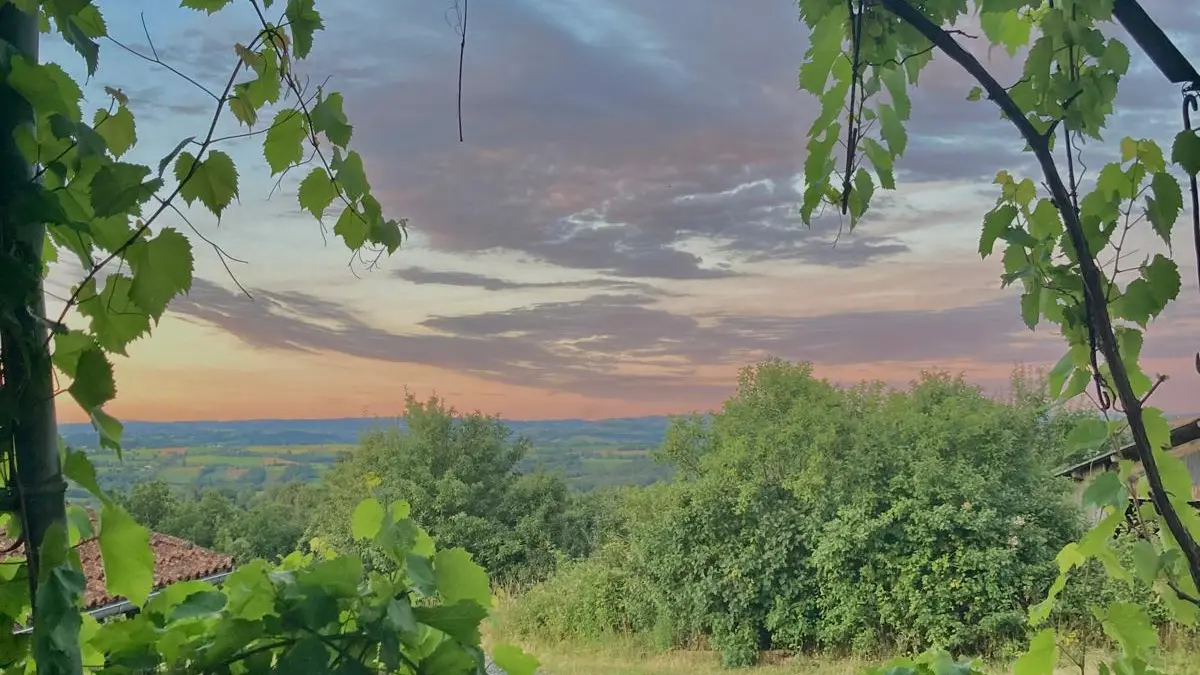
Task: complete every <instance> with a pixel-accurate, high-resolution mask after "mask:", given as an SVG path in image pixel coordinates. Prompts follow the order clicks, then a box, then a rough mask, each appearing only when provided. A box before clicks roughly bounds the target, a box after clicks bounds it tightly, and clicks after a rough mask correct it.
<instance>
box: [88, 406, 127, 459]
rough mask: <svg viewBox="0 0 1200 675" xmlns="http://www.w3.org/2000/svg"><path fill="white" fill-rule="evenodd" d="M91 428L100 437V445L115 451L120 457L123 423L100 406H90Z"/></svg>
mask: <svg viewBox="0 0 1200 675" xmlns="http://www.w3.org/2000/svg"><path fill="white" fill-rule="evenodd" d="M91 421H92V428H93V429H95V430H96V433H97V434H99V437H100V447H102V448H108V449H109V450H116V451H117V458H118V459H120V457H121V435H122V433H123V432H124V430H125V425H123V424H121V421H120V420H118V419H117V418H115V417H113V416H112V415H109V414H108V413H106V412H104V410H103V409H102V408H92V411H91Z"/></svg>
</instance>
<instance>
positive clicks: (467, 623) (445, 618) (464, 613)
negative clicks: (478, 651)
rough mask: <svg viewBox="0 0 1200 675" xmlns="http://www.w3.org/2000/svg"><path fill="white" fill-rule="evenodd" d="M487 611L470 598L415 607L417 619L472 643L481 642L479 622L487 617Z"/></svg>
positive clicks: (455, 637) (414, 611) (461, 640)
mask: <svg viewBox="0 0 1200 675" xmlns="http://www.w3.org/2000/svg"><path fill="white" fill-rule="evenodd" d="M487 613H488V611H487V610H486V609H484V608H483V607H481V606H480V605H479V604H478V603H476V602H472V601H470V600H460V601H458V602H456V603H454V604H452V605H440V606H437V607H414V608H413V614H416V615H417V621H420V622H421V623H423V624H425V625H426V626H429V627H431V628H436V629H438V630H440V631H442V632H443V633H445V634H447V635H449V636H450V637H452V638H454V639H456V640H459V641H460V642H466V643H470V644H478V643H479V624H480V622H482V621H483V620H484V619H485V618H487Z"/></svg>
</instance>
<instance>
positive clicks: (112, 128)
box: [92, 106, 137, 157]
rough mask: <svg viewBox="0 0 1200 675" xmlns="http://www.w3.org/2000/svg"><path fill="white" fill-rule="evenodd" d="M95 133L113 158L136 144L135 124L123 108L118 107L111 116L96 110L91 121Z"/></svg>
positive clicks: (130, 115)
mask: <svg viewBox="0 0 1200 675" xmlns="http://www.w3.org/2000/svg"><path fill="white" fill-rule="evenodd" d="M92 126H93V127H94V128H95V130H96V133H98V134H100V137H101V138H103V139H104V142H105V143H106V144H107V145H108V149H109V150H111V151H112V154H113V156H114V157H120V156H121V155H123V154H125V153H126V152H128V151H129V149H130V148H132V147H133V146H134V144H135V143H137V124H136V123H135V122H134V120H133V113H131V112H130V111H129V108H127V107H125V106H118V107H117V111H116V112H115V113H113V114H111V115H109V114H108V113H107V112H105V111H103V110H97V111H96V115H95V117H94V118H93V119H92Z"/></svg>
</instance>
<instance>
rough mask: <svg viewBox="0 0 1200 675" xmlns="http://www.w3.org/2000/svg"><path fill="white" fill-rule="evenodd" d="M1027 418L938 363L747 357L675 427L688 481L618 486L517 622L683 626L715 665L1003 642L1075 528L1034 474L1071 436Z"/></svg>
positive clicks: (663, 629) (1040, 412)
mask: <svg viewBox="0 0 1200 675" xmlns="http://www.w3.org/2000/svg"><path fill="white" fill-rule="evenodd" d="M1044 413H1045V411H1044V409H1043V407H1042V405H1040V402H1039V401H1038V400H1037V399H1034V400H1032V401H1031V400H1029V399H1027V398H1024V397H1023V398H1021V399H1017V400H1014V401H999V400H994V399H991V398H989V397H987V396H985V395H984V394H983V392H982V391H981V390H980V389H979V388H978V387H975V386H972V385H970V384H968V383H966V382H965V381H963V380H962V379H961V378H953V377H949V376H946V375H944V374H939V373H930V374H926V375H924V376H923V377H922V378H921V379H920V380H918V381H917V382H916V383H914V384H913V385H912V386H910V387H909V388H908V389H906V390H903V391H893V390H888V389H887V388H885V387H883V386H882V385H880V384H878V383H864V384H861V385H859V386H855V387H845V388H842V387H837V386H835V385H833V384H831V383H829V382H826V381H822V380H819V379H817V378H815V377H813V375H812V367H811V365H810V364H792V363H787V362H783V361H778V360H771V361H767V362H764V363H760V364H758V365H756V366H754V367H751V368H746V369H745V370H744V371H743V372H742V374H741V376H740V377H739V385H738V390H737V394H736V395H735V396H733V397H732V398H730V399H729V400H727V401H726V402H725V403H724V405H723V406H722V407H721V410H720V411H718V412H716V413H714V414H712V415H711V416H709V417H708V418H707V419H681V420H678V421H676V422H675V423H673V425H672V429H671V431H670V432H669V433H668V439H669V440H668V444H667V451H666V452H665V453H664V454H665V455H666V456H667V457H670V458H675V459H678V460H679V461H686V462H688V463H689V465H690V468H689V471H688V473H687V474H686V476H687V478H686V480H682V481H677V482H675V483H671V484H664V485H661V486H656V487H654V488H652V489H647V490H629V491H627V492H626V493H625V495H624V498H623V499H622V500H621V503H620V504H618V505H616V506H615V508H614V507H610V509H609V510H610V511H611V512H613V513H614V514H615V516H614V517H613V520H614V521H615V522H612V521H610V522H609V523H606V532H605V534H606V536H605V538H604V540H602V542H601V545H600V546H599V547H598V550H599V553H598V554H597V555H596V556H594V557H592V558H590V559H588V561H587V562H586V563H585V564H581V565H575V566H567V567H566V568H565V570H564V572H563V573H562V574H561V575H560V574H556V575H555V577H554V578H553V579H552V580H551V581H550V582H548V583H547V584H545V585H544V586H542V587H540V588H538V589H536V590H535V591H534V592H532V593H531V594H530V597H531V600H530V604H528V605H524V602H525V601H522V602H521V603H520V605H524V606H520V605H519V607H518V612H517V623H518V625H524V626H539V625H542V626H546V627H547V630H549V631H550V632H552V633H555V634H557V635H558V636H563V637H591V636H593V635H597V634H604V633H612V632H620V631H635V632H639V633H641V634H642V636H643V637H645V636H647V634H649V635H650V636H652V637H653V639H655V640H656V641H659V640H662V639H663V638H664V637H666V638H668V639H667V640H666V642H668V646H669V644H670V643H671V642H674V644H686V643H688V642H690V641H691V640H692V639H694V638H696V637H700V638H702V639H706V640H707V642H708V643H709V644H710V645H712V647H714V648H715V649H718V650H720V651H721V652H722V655H723V658H724V660H725V662H726V663H727V664H729V665H747V664H750V663H753V662H754V660H755V659H756V658H757V657H758V654H759V652H760V651H761V650H764V649H780V650H788V651H797V652H798V651H809V650H813V649H823V650H828V651H832V652H835V653H838V652H845V651H847V650H854V651H859V652H866V653H879V652H881V651H884V650H898V651H910V650H913V649H920V648H922V647H924V646H928V645H939V646H943V647H947V648H954V649H961V650H970V651H971V652H972V653H974V654H981V655H988V654H992V655H995V654H998V653H1001V652H1003V651H1004V650H1006V649H1007V648H1008V647H1010V646H1011V645H1012V644H1013V643H1014V642H1015V641H1016V640H1019V639H1021V638H1022V637H1023V633H1024V625H1023V624H1024V612H1025V610H1026V609H1027V608H1028V607H1029V606H1031V605H1033V604H1034V603H1035V602H1037V601H1038V600H1039V599H1040V597H1041V594H1042V593H1044V589H1045V588H1046V587H1048V586H1049V585H1050V583H1051V582H1052V580H1053V579H1054V575H1055V573H1056V571H1057V569H1056V566H1055V564H1054V562H1053V558H1054V553H1055V552H1056V551H1057V550H1058V549H1059V548H1060V547H1061V546H1062V545H1064V544H1065V543H1067V542H1068V541H1070V540H1071V539H1072V538H1073V537H1075V536H1076V535H1077V534H1078V533H1079V532H1080V531H1081V529H1082V527H1081V526H1080V518H1079V516H1080V514H1079V512H1078V510H1077V509H1075V508H1073V507H1072V506H1070V505H1069V504H1068V502H1067V500H1066V487H1067V486H1066V485H1064V484H1063V482H1062V481H1060V480H1058V479H1056V478H1054V477H1053V475H1052V474H1051V472H1050V467H1051V466H1052V464H1051V462H1052V460H1053V458H1054V457H1055V456H1056V455H1057V454H1058V452H1061V447H1062V446H1063V445H1064V444H1065V442H1066V438H1067V436H1068V430H1067V429H1065V428H1063V427H1062V426H1061V424H1060V421H1059V420H1058V419H1056V417H1054V416H1048V415H1045V414H1044ZM602 608H603V609H602ZM1073 618H1074V617H1073Z"/></svg>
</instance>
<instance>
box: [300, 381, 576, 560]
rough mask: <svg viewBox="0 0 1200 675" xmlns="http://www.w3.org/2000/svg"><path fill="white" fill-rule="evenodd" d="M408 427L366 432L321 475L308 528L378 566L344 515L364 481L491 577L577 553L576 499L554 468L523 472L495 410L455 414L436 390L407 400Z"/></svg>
mask: <svg viewBox="0 0 1200 675" xmlns="http://www.w3.org/2000/svg"><path fill="white" fill-rule="evenodd" d="M406 403H407V406H406V409H405V415H404V422H405V424H406V427H407V428H406V429H404V430H401V429H400V428H393V429H389V430H386V431H375V432H372V433H370V434H368V435H366V436H365V437H364V438H363V440H362V443H361V445H360V446H359V447H358V448H357V449H356V450H355V451H354V452H352V453H348V454H347V455H345V456H343V457H342V458H341V459H340V460H339V461H338V463H337V464H336V465H334V467H333V468H331V469H330V470H329V472H328V473H327V474H326V476H325V477H324V480H323V481H322V484H321V487H322V490H323V493H324V494H325V496H326V497H327V501H326V502H325V504H324V505H323V506H322V508H321V509H320V511H319V512H317V513H315V514H314V518H313V521H312V523H311V525H310V527H309V531H308V534H309V535H310V536H318V537H320V538H321V539H322V540H324V541H325V542H327V543H328V544H329V545H331V546H334V547H335V548H338V549H339V550H347V551H351V550H352V551H356V552H357V553H358V554H360V555H362V556H365V559H367V560H368V561H370V562H371V564H374V565H378V566H380V568H381V569H386V568H387V566H388V564H389V563H388V561H387V560H386V558H385V557H383V556H382V555H380V552H379V551H377V550H374V549H373V548H372V547H370V546H365V545H361V544H356V543H355V542H354V541H352V539H351V537H350V536H349V533H347V532H346V530H345V527H344V526H342V523H343V522H345V520H346V518H348V517H349V516H350V513H351V512H352V510H353V509H354V508H355V505H356V504H357V503H358V501H359V500H360V499H362V496H363V491H364V489H365V488H366V489H370V490H371V491H372V492H373V493H374V494H375V495H377V496H378V497H379V498H380V499H381V500H383V501H397V500H404V501H406V502H407V503H409V504H411V507H412V517H413V518H414V519H415V520H416V521H417V522H419V523H421V525H422V527H425V528H426V529H428V530H429V532H430V534H432V535H433V536H434V537H435V538H436V539H437V540H438V542H439V543H441V544H443V545H445V546H452V547H453V546H458V547H462V548H464V549H466V550H468V551H470V552H471V554H472V555H473V556H474V557H475V559H476V560H478V561H479V563H480V564H481V565H483V566H484V568H485V569H487V570H488V572H489V574H490V575H491V576H492V578H493V580H494V581H496V582H498V583H516V584H526V583H529V582H532V581H536V580H539V579H542V578H544V577H545V576H546V575H547V574H548V573H549V572H550V571H551V570H552V569H553V568H554V566H555V562H556V559H557V556H558V553H559V552H563V551H565V552H568V553H571V554H576V555H585V554H586V553H587V552H588V551H587V550H583V549H580V548H579V547H580V545H581V543H582V542H587V541H589V540H590V538H589V537H588V529H589V517H588V515H587V513H586V512H584V511H581V510H579V509H577V508H576V504H575V499H576V498H575V497H574V496H573V495H572V494H571V493H570V491H569V490H568V487H567V484H566V482H565V480H564V479H563V478H562V477H561V476H557V475H551V474H545V473H530V474H522V473H521V472H520V471H519V470H518V466H517V465H518V463H519V462H520V461H521V459H522V458H523V457H524V456H525V455H526V454H527V453H528V451H529V441H528V440H526V439H523V438H513V437H512V432H511V431H510V430H509V429H508V427H507V426H505V425H504V423H503V422H501V421H500V420H499V419H497V418H495V417H488V416H485V415H482V414H480V413H473V414H470V415H461V414H459V413H458V412H456V411H455V410H454V409H453V408H448V407H446V406H445V404H444V403H443V402H442V401H441V400H439V399H437V398H436V397H434V398H430V399H429V400H428V401H427V402H425V403H422V402H420V401H418V400H416V399H415V398H414V397H412V396H411V395H410V396H409V397H408V398H407V400H406Z"/></svg>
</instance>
